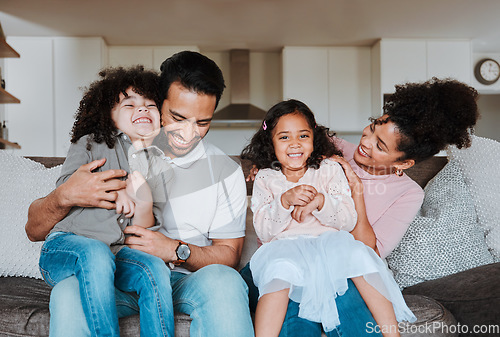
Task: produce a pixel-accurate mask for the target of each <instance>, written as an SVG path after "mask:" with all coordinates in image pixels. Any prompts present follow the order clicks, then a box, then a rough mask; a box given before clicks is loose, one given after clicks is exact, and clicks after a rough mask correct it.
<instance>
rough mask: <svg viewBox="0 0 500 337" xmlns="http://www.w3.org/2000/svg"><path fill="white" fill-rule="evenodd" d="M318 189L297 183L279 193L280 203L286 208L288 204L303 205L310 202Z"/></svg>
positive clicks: (288, 206)
mask: <svg viewBox="0 0 500 337" xmlns="http://www.w3.org/2000/svg"><path fill="white" fill-rule="evenodd" d="M316 194H318V191H316V189H315V188H314V187H312V186H311V185H299V186H295V187H294V188H291V189H289V190H288V191H286V192H285V193H283V194H282V195H281V204H282V205H283V207H285V208H286V209H289V208H290V206H305V205H307V204H308V203H310V202H311V201H312V200H313V199H314V197H315V196H316Z"/></svg>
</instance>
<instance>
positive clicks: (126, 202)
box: [115, 188, 135, 218]
mask: <svg viewBox="0 0 500 337" xmlns="http://www.w3.org/2000/svg"><path fill="white" fill-rule="evenodd" d="M116 193H117V194H118V196H117V198H116V201H115V204H116V213H117V214H120V213H123V214H125V217H126V218H131V217H133V216H134V212H135V203H134V202H133V201H132V199H131V198H130V197H129V196H128V194H127V191H126V190H125V189H124V188H123V189H121V190H118V191H116Z"/></svg>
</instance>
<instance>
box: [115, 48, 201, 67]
mask: <svg viewBox="0 0 500 337" xmlns="http://www.w3.org/2000/svg"><path fill="white" fill-rule="evenodd" d="M183 50H192V51H197V52H199V49H198V47H196V46H111V47H109V65H110V66H113V67H116V66H132V65H136V64H142V65H144V67H146V68H150V69H154V70H156V71H159V70H160V66H161V64H162V63H163V61H165V59H166V58H168V57H170V56H172V55H174V54H175V53H177V52H180V51H183Z"/></svg>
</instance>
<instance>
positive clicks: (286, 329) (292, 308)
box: [240, 264, 382, 337]
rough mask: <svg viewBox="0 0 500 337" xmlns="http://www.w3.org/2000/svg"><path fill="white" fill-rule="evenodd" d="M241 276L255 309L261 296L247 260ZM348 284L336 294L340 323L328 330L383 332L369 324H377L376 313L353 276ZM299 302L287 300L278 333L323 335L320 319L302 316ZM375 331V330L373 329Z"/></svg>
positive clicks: (283, 336) (338, 336) (353, 334)
mask: <svg viewBox="0 0 500 337" xmlns="http://www.w3.org/2000/svg"><path fill="white" fill-rule="evenodd" d="M240 273H241V276H242V277H243V279H244V280H245V282H246V283H247V285H248V295H249V303H250V311H252V312H254V311H255V308H256V306H257V301H258V298H259V289H258V288H257V287H256V286H255V284H254V283H253V278H252V272H251V271H250V265H249V264H247V265H246V266H245V267H243V269H241V271H240ZM348 285H349V288H348V290H347V291H346V292H345V294H344V295H342V296H337V298H336V299H335V302H336V304H337V310H338V313H339V319H340V322H341V324H340V325H339V326H338V327H337V329H334V330H332V331H330V332H328V333H326V336H328V337H362V336H370V337H374V336H382V334H380V333H378V332H375V330H374V329H369V327H374V326H376V323H375V320H374V319H373V316H372V314H371V312H370V310H368V307H367V306H366V304H365V302H364V301H363V298H362V297H361V295H360V294H359V292H358V289H356V286H355V285H354V283H353V282H352V281H351V280H348ZM298 314H299V304H298V303H296V302H294V301H291V300H290V301H288V308H287V312H286V316H285V321H284V322H283V326H282V327H281V332H280V335H279V337H320V336H321V332H322V327H321V323H316V322H311V321H308V320H306V319H303V318H300V317H299V316H298ZM372 331H373V332H372Z"/></svg>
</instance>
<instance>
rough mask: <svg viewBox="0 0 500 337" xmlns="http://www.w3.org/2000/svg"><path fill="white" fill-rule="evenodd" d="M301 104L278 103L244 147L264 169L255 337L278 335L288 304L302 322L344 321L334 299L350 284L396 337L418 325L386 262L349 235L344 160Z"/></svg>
mask: <svg viewBox="0 0 500 337" xmlns="http://www.w3.org/2000/svg"><path fill="white" fill-rule="evenodd" d="M327 133H328V130H327V129H326V128H325V127H322V126H319V125H317V124H316V121H315V119H314V115H313V113H312V112H311V111H310V109H309V108H308V107H307V106H306V105H305V104H304V103H302V102H299V101H297V100H289V101H284V102H280V103H278V104H276V105H275V106H273V107H272V108H271V109H270V110H269V111H268V113H267V115H266V117H265V118H264V121H263V123H262V128H261V129H260V130H259V131H258V132H257V133H256V134H255V135H254V136H253V138H252V140H251V142H250V144H249V145H248V146H247V147H246V148H245V149H244V150H243V153H242V158H244V159H250V160H251V161H252V162H253V163H255V164H256V166H257V168H258V169H260V170H259V173H258V174H257V176H256V178H255V182H254V188H253V193H252V211H253V213H254V227H255V231H256V233H257V236H258V238H259V241H260V243H262V244H263V245H262V246H261V247H260V248H259V249H258V250H257V252H256V253H255V254H254V256H253V257H252V259H251V261H250V269H251V272H252V276H253V279H254V282H255V285H256V286H257V287H258V288H259V294H260V295H259V302H258V304H257V310H256V313H255V333H256V336H257V337H261V336H278V335H279V332H280V329H281V325H282V323H283V320H284V317H285V314H286V308H287V304H288V299H289V298H290V299H291V300H293V301H295V302H298V303H300V310H299V317H302V318H305V319H308V320H311V321H315V322H321V324H322V325H323V328H324V329H325V331H331V330H332V329H334V328H335V327H336V326H338V325H339V324H341V322H340V321H339V318H338V313H337V308H336V305H335V300H334V299H335V297H336V296H340V295H342V294H343V293H345V291H346V290H347V287H348V285H347V280H348V279H352V280H353V282H354V284H355V285H356V287H357V288H358V290H359V292H360V293H361V296H362V297H363V299H364V301H365V302H366V304H367V306H368V308H369V309H370V311H371V312H372V314H373V317H374V318H375V321H376V322H377V324H378V325H379V327H380V330H381V332H382V334H383V335H384V336H399V332H398V326H397V321H402V320H407V321H415V320H416V318H415V316H414V315H413V313H412V312H411V311H410V309H409V308H408V307H407V306H406V303H405V302H404V299H403V296H402V295H401V292H400V290H399V287H398V285H397V284H396V282H395V281H394V279H393V277H392V274H391V273H390V271H389V270H388V269H387V267H386V265H385V264H384V262H383V261H382V260H381V259H380V257H379V256H378V255H377V254H376V253H375V252H374V251H373V249H371V248H369V247H367V246H366V245H364V244H363V243H362V242H360V241H356V240H354V238H353V237H352V235H351V234H349V231H351V230H352V229H353V228H354V226H355V225H356V219H357V215H356V210H355V207H354V202H353V200H352V198H351V191H350V189H349V185H348V183H347V179H346V177H345V175H344V173H343V170H342V167H341V166H340V165H339V164H338V163H336V162H334V161H331V160H329V159H323V158H328V157H330V156H332V155H341V153H340V151H338V150H337V149H336V148H335V147H333V146H332V142H331V141H330V140H329V137H328V135H327Z"/></svg>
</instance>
